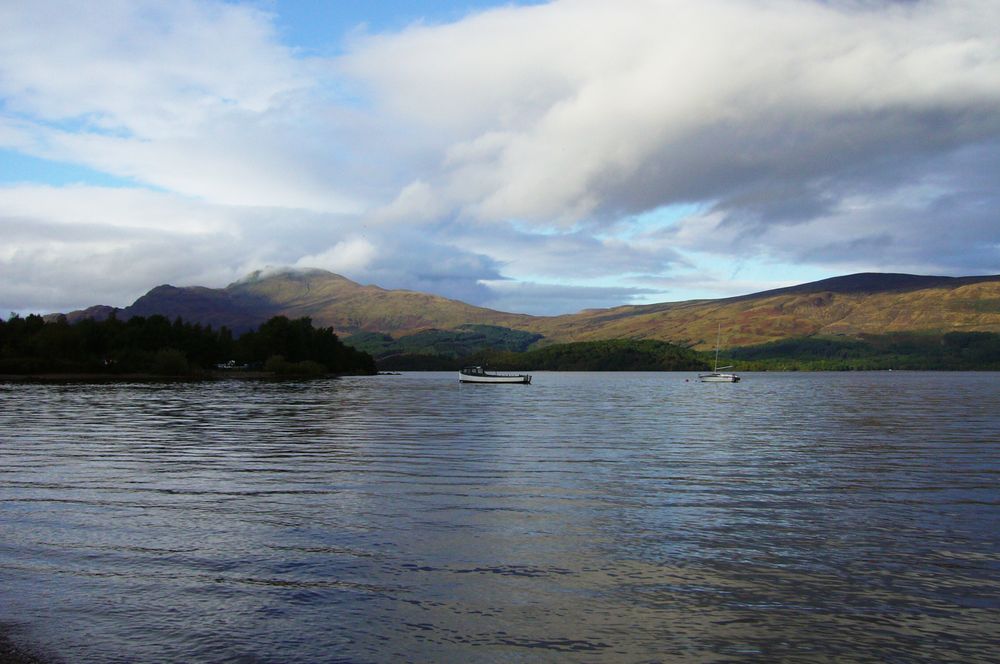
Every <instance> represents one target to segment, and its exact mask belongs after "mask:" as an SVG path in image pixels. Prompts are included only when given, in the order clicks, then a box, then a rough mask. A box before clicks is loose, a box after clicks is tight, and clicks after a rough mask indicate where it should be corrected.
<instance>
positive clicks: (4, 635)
mask: <svg viewBox="0 0 1000 664" xmlns="http://www.w3.org/2000/svg"><path fill="white" fill-rule="evenodd" d="M10 631H11V630H10V628H9V627H8V626H7V625H0V664H53V660H50V659H45V658H44V657H41V656H40V655H38V654H37V653H36V652H34V651H33V650H29V649H27V648H25V647H23V646H21V645H19V644H18V643H17V642H16V641H14V639H12V638H11V637H10Z"/></svg>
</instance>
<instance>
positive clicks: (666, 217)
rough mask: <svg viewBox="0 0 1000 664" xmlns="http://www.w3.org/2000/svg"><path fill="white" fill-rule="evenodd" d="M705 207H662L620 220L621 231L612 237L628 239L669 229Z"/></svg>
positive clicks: (700, 205)
mask: <svg viewBox="0 0 1000 664" xmlns="http://www.w3.org/2000/svg"><path fill="white" fill-rule="evenodd" d="M706 207H707V206H706V204H704V203H675V204H671V205H662V206H660V207H658V208H654V209H652V210H649V211H647V212H642V213H640V214H637V215H633V216H631V217H627V218H625V219H622V223H621V224H619V225H618V226H619V228H620V229H622V228H623V229H622V230H620V232H617V233H614V234H613V235H614V237H618V238H621V239H629V238H633V237H635V236H638V235H643V234H644V233H649V232H651V231H657V230H662V229H664V228H669V227H670V226H673V225H674V224H676V223H677V222H678V221H680V220H682V219H684V218H685V217H690V216H691V215H695V214H699V213H701V212H703V211H704V210H705V208H706Z"/></svg>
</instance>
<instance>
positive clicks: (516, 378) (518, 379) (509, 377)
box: [458, 367, 531, 385]
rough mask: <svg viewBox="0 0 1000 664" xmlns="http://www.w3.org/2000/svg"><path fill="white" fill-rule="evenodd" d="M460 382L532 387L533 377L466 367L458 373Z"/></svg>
mask: <svg viewBox="0 0 1000 664" xmlns="http://www.w3.org/2000/svg"><path fill="white" fill-rule="evenodd" d="M458 380H459V382H462V383H512V384H517V385H530V384H531V376H529V375H527V374H508V373H495V372H492V371H487V370H486V369H484V368H483V367H465V368H464V369H462V370H461V371H459V372H458Z"/></svg>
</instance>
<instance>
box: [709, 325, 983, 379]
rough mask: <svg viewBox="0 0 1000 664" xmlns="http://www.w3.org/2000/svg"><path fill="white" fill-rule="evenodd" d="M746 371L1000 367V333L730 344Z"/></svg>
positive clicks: (731, 352)
mask: <svg viewBox="0 0 1000 664" xmlns="http://www.w3.org/2000/svg"><path fill="white" fill-rule="evenodd" d="M728 355H729V360H727V363H729V362H730V361H731V362H735V363H737V365H738V367H739V368H741V369H743V370H744V371H754V370H758V371H767V370H772V371H870V370H884V369H909V370H955V371H960V370H962V371H965V370H977V369H978V370H991V371H996V370H1000V334H995V333H993V332H948V333H945V334H929V333H916V332H897V333H890V334H879V335H861V336H860V337H858V338H856V339H848V338H828V337H801V338H793V339H783V340H781V341H774V342H771V343H767V344H761V345H758V346H746V347H742V348H732V349H730V350H729V352H728Z"/></svg>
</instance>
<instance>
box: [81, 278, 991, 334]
mask: <svg viewBox="0 0 1000 664" xmlns="http://www.w3.org/2000/svg"><path fill="white" fill-rule="evenodd" d="M111 311H114V312H115V314H116V315H117V316H118V317H119V318H130V317H132V316H140V315H141V316H149V315H151V314H162V315H165V316H167V317H169V318H174V317H177V316H180V317H181V318H183V319H185V320H189V321H197V322H200V323H203V324H210V325H212V326H215V327H218V326H221V325H226V326H227V327H229V328H231V329H233V330H234V331H236V332H241V331H244V330H247V329H251V328H253V327H256V326H257V325H259V324H260V323H262V322H263V321H265V320H267V319H268V318H270V317H271V316H275V315H279V314H281V315H285V316H288V317H290V318H300V317H304V316H308V317H310V318H312V320H313V322H314V323H315V324H316V325H320V326H323V327H332V328H333V329H334V330H335V331H336V332H337V333H338V334H340V335H341V336H350V335H356V334H358V333H377V334H383V335H390V336H392V337H394V338H400V337H406V336H410V335H415V334H418V333H427V332H428V331H435V330H436V331H452V332H454V331H462V330H465V331H467V330H469V329H470V328H469V326H491V327H493V328H509V329H511V330H518V331H521V332H526V333H531V334H534V335H541V339H540V340H539V341H537V342H536V345H537V346H544V345H547V344H551V343H562V342H569V341H596V340H603V339H653V340H662V341H672V342H675V343H682V344H686V345H689V346H692V347H695V348H699V349H705V348H711V347H713V346H714V344H715V337H716V331H717V330H718V328H719V326H720V325H721V327H722V330H723V334H724V338H725V344H726V345H727V346H749V345H754V344H760V343H765V342H769V341H776V340H780V339H786V338H790V337H801V336H848V337H850V336H857V335H860V334H884V333H889V332H938V333H940V332H950V331H986V332H1000V275H994V276H982V277H934V276H919V275H907V274H882V273H863V274H852V275H848V276H844V277H835V278H832V279H824V280H822V281H816V282H811V283H807V284H801V285H797V286H791V287H787V288H779V289H775V290H770V291H764V292H760V293H753V294H748V295H741V296H737V297H730V298H725V299H717V300H689V301H684V302H668V303H662V304H650V305H627V306H621V307H615V308H612V309H592V310H587V311H582V312H580V313H576V314H568V315H563V316H528V315H525V314H513V313H504V312H501V311H494V310H492V309H486V308H483V307H476V306H473V305H470V304H466V303H464V302H459V301H457V300H450V299H447V298H444V297H440V296H437V295H429V294H427V293H419V292H415V291H407V290H386V289H383V288H379V287H377V286H371V285H368V286H365V285H361V284H358V283H356V282H354V281H351V280H350V279H346V278H344V277H342V276H340V275H336V274H333V273H331V272H326V271H323V270H282V271H274V272H269V273H262V272H255V273H253V274H251V275H249V276H248V277H246V278H244V279H241V280H240V281H237V282H235V283H232V284H230V285H229V286H227V287H226V288H222V289H212V288H203V287H183V288H178V287H175V286H166V285H164V286H157V287H156V288H154V289H152V290H151V291H149V292H148V293H146V294H145V295H143V296H142V297H140V298H139V299H138V300H136V301H135V303H134V304H132V305H131V306H129V307H126V308H124V309H117V310H113V309H111V308H109V307H91V308H90V309H86V310H83V311H80V312H73V313H71V314H68V315H67V317H68V318H69V320H71V321H73V320H77V319H80V318H86V317H96V318H103V317H106V316H107V315H109V314H110V313H111ZM482 329H486V328H482ZM445 336H447V335H445Z"/></svg>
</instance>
